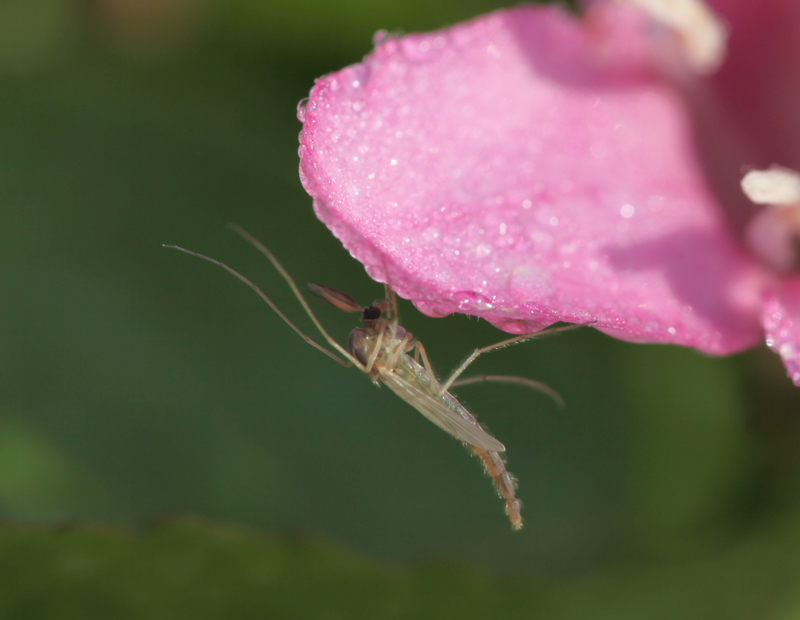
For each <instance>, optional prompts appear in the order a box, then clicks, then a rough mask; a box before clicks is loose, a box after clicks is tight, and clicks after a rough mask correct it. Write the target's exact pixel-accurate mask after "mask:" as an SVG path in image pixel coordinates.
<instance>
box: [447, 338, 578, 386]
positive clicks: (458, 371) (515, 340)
mask: <svg viewBox="0 0 800 620" xmlns="http://www.w3.org/2000/svg"><path fill="white" fill-rule="evenodd" d="M589 324H591V323H589ZM584 325H585V324H580V325H566V326H564V327H546V328H545V329H540V330H539V331H538V332H531V333H530V334H522V335H521V336H515V337H514V338H509V339H508V340H503V341H502V342H498V343H496V344H492V345H489V346H488V347H482V348H480V349H475V350H474V351H473V352H472V353H470V355H469V357H467V359H465V360H464V361H463V362H461V365H460V366H459V367H458V368H456V369H455V370H454V371H453V373H452V374H451V375H450V376H449V377H448V379H447V381H445V382H444V383H443V384H442V389H441V392H442V393H444V392H446V391H447V390H448V389H450V386H451V385H453V383H454V382H455V380H456V379H458V377H460V376H461V373H463V372H464V371H465V370H466V369H467V367H469V365H470V364H472V362H474V361H475V360H476V359H478V357H480V356H481V355H483V354H484V353H488V352H489V351H496V350H497V349H504V348H505V347H508V346H510V345H512V344H519V343H521V342H526V341H527V340H533V339H534V338H538V337H539V336H544V335H545V334H555V333H557V332H565V331H569V330H572V329H576V328H578V327H583V326H584Z"/></svg>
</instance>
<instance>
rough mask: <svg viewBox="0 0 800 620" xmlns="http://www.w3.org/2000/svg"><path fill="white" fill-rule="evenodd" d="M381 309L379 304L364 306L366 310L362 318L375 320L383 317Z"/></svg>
mask: <svg viewBox="0 0 800 620" xmlns="http://www.w3.org/2000/svg"><path fill="white" fill-rule="evenodd" d="M381 314H382V313H381V309H380V308H378V307H377V306H367V307H366V308H364V312H363V314H362V315H361V320H363V321H375V320H377V319H379V318H381Z"/></svg>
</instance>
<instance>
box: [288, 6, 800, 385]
mask: <svg viewBox="0 0 800 620" xmlns="http://www.w3.org/2000/svg"><path fill="white" fill-rule="evenodd" d="M634 3H642V4H647V0H631V4H634ZM712 4H713V7H712V8H713V9H714V10H715V11H716V13H717V15H718V16H719V17H720V18H721V21H722V23H724V24H725V25H726V27H727V33H728V39H727V49H726V50H722V51H724V52H725V55H724V56H720V57H719V58H718V59H717V60H718V61H721V65H720V66H719V68H718V69H717V70H716V71H714V66H713V65H714V62H715V61H714V60H713V59H712V61H711V62H710V63H708V66H702V64H698V63H696V62H695V60H694V58H693V56H692V44H693V43H695V42H696V39H695V38H693V37H694V36H695V34H696V33H694V32H693V31H692V30H691V29H689V30H687V31H686V32H683V31H681V32H680V33H679V35H676V34H675V31H673V30H671V29H670V28H671V26H662V27H658V24H654V21H653V19H652V17H649V16H647V15H645V13H643V12H641V11H640V10H639V9H637V8H634V7H632V6H627V5H622V4H617V3H614V2H611V0H608V1H603V0H597V2H596V3H595V4H593V5H591V7H590V9H589V10H588V11H587V12H586V13H585V14H584V15H583V16H582V17H578V16H575V15H571V14H568V13H567V12H565V10H563V9H561V8H557V7H543V6H522V7H518V8H513V9H508V10H504V11H499V12H496V13H492V14H490V15H486V16H483V17H479V18H477V19H474V20H472V21H470V22H467V23H464V24H459V25H456V26H453V27H452V28H448V29H446V30H442V31H439V32H434V33H430V34H421V35H418V34H415V35H408V36H403V37H400V38H392V37H384V38H382V40H380V41H379V42H378V43H377V45H376V48H375V50H374V51H373V52H372V53H370V54H369V55H368V56H367V57H366V58H365V59H364V61H363V62H362V63H360V64H357V65H353V66H350V67H347V68H345V69H343V70H341V71H339V72H337V73H334V74H331V75H328V76H326V77H323V78H321V79H319V80H318V81H317V83H316V85H315V87H314V89H313V90H312V91H311V95H310V98H309V100H308V102H307V103H306V104H305V107H304V108H301V110H300V118H301V120H302V121H303V123H304V124H303V130H302V133H301V135H300V143H301V146H300V160H301V163H300V174H301V178H302V180H303V184H304V186H305V188H306V190H307V191H308V192H309V194H311V196H312V197H313V199H314V208H315V210H316V213H317V215H318V216H319V218H320V219H321V220H322V221H323V222H325V224H327V225H328V227H330V229H331V230H332V231H333V233H334V234H335V235H336V236H337V237H338V238H339V239H341V241H342V242H343V243H344V245H345V247H347V248H348V249H349V250H350V252H351V253H352V254H353V255H354V256H355V257H356V258H357V259H358V260H360V261H361V262H363V263H364V264H365V266H366V268H367V270H368V272H369V273H370V275H371V276H372V277H373V278H375V279H377V280H381V281H387V279H388V280H389V281H390V282H391V284H392V286H393V287H394V288H395V289H396V290H397V292H398V294H399V295H401V296H402V297H405V298H408V299H411V300H412V301H413V302H414V304H415V305H416V306H417V307H418V308H419V309H420V310H421V311H422V312H424V313H426V314H429V315H431V316H444V315H446V314H449V313H452V312H463V313H466V314H470V315H475V316H480V317H483V318H485V319H486V320H488V321H490V322H491V323H493V324H494V325H496V326H497V327H499V328H500V329H503V330H505V331H508V332H512V333H525V332H529V331H533V330H536V329H539V328H541V327H544V326H546V325H548V324H550V323H553V322H555V321H569V322H574V323H584V322H588V321H596V323H595V327H597V328H598V329H600V330H601V331H603V332H605V333H608V334H610V335H612V336H615V337H618V338H622V339H625V340H630V341H636V342H659V343H671V344H678V345H683V346H690V347H694V348H697V349H699V350H701V351H704V352H706V353H712V354H727V353H732V352H735V351H739V350H742V349H744V348H747V347H750V346H753V345H755V344H757V343H758V342H759V341H761V339H762V338H764V333H765V332H766V340H767V343H768V344H769V345H770V346H771V347H773V349H775V350H776V351H777V352H779V353H780V355H781V356H782V358H783V360H784V362H785V364H786V366H787V368H788V370H789V373H790V375H791V376H792V379H793V380H794V382H795V383H796V384H798V385H800V277H798V276H797V275H796V271H793V269H796V268H797V265H800V260H797V261H795V262H794V263H793V264H792V265H789V267H788V269H787V268H786V266H785V265H784V267H783V268H780V267H779V266H776V264H775V262H774V261H770V260H769V256H768V255H769V253H770V247H769V243H768V242H767V241H766V239H768V237H767V236H764V235H762V234H760V233H754V232H753V231H752V228H753V226H752V224H753V222H754V220H753V218H754V216H756V214H758V213H759V209H762V210H763V211H762V213H764V212H771V211H770V209H771V207H769V206H766V207H757V206H756V205H754V204H753V203H751V202H750V200H748V198H747V196H746V195H745V194H744V193H743V192H742V190H741V188H740V181H741V178H742V176H743V175H744V173H745V172H747V171H748V170H750V169H753V168H769V167H770V166H773V165H781V166H785V167H788V168H793V169H796V170H797V169H800V112H798V111H800V79H798V76H800V71H799V70H800V2H797V1H796V0H763V1H761V2H753V1H752V0H715V1H714V2H713V3H712ZM703 40H704V39H702V36H701V38H700V41H701V42H702V41H703ZM703 70H708V71H710V74H709V75H703ZM756 219H758V218H756ZM762 219H763V218H762ZM767 219H770V218H769V217H768V218H767ZM798 219H799V220H800V218H798ZM770 221H771V222H772V223H775V222H779V221H782V220H779V219H778V218H772V219H771V220H770ZM777 226H778V227H780V226H781V224H777ZM762 228H763V227H762ZM767 228H769V227H767ZM787 230H788V229H787ZM784 237H785V238H786V239H789V240H790V241H792V243H788V245H787V247H789V248H794V250H793V251H794V252H797V248H798V247H800V244H798V243H796V242H794V241H795V240H796V239H797V237H800V234H798V235H796V236H795V235H794V233H791V234H790V233H787V234H786V235H784ZM759 239H760V241H759ZM759 243H760V244H761V245H762V246H764V247H761V248H760V249H761V250H765V251H766V252H760V251H758V250H759V248H758V247H755V248H754V245H753V244H755V245H756V246H758V244H759ZM765 244H766V245H765ZM754 249H755V251H753V250H754ZM765 253H766V254H767V257H766V258H764V254H765Z"/></svg>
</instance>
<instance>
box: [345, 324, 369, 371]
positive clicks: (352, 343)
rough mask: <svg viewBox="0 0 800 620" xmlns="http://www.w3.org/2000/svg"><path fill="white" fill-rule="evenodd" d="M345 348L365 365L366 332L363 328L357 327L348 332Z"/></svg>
mask: <svg viewBox="0 0 800 620" xmlns="http://www.w3.org/2000/svg"><path fill="white" fill-rule="evenodd" d="M347 349H348V350H349V351H350V355H352V356H353V357H354V358H356V359H357V360H358V361H359V362H361V365H362V366H366V365H367V334H366V332H365V331H364V330H363V329H361V328H358V327H357V328H356V329H354V330H353V331H351V332H350V338H349V339H348V342H347Z"/></svg>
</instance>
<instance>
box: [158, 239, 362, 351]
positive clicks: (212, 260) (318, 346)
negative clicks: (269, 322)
mask: <svg viewBox="0 0 800 620" xmlns="http://www.w3.org/2000/svg"><path fill="white" fill-rule="evenodd" d="M245 238H246V237H245ZM163 247H165V248H167V249H170V250H178V251H179V252H183V253H184V254H188V255H190V256H195V257H197V258H202V259H203V260H206V261H208V262H210V263H213V264H215V265H217V266H219V267H222V268H223V269H224V270H225V271H227V272H228V273H230V274H231V275H233V276H235V277H236V278H238V279H239V280H241V281H242V282H244V283H245V284H246V285H247V286H249V287H250V288H251V289H253V290H254V291H255V292H256V293H257V294H258V296H259V297H261V299H263V300H264V301H265V302H266V303H267V305H268V306H269V307H270V308H272V309H273V310H274V311H275V313H276V314H277V315H278V316H279V317H281V318H282V319H283V320H284V322H285V323H286V324H287V325H288V326H289V327H291V328H292V329H293V330H294V331H295V333H296V334H297V335H298V336H300V337H301V338H302V339H303V340H305V341H306V342H307V343H308V344H310V345H311V346H313V347H314V348H316V349H318V350H320V351H322V352H323V353H324V354H325V355H327V356H328V357H330V358H332V359H334V360H336V361H337V362H339V363H340V364H342V365H343V366H351V365H352V364H353V358H352V357H351V356H350V354H349V353H348V352H347V351H345V350H344V349H343V348H342V347H341V346H340V345H339V343H337V342H336V341H335V340H333V338H331V337H330V336H329V335H328V334H327V332H326V331H325V330H324V329H323V327H322V325H320V324H319V321H317V319H316V317H315V316H314V315H313V313H312V312H311V310H310V309H309V308H308V307H307V304H306V303H305V300H304V299H303V298H302V297H300V295H299V292H297V291H296V289H297V287H296V286H294V282H293V281H291V282H290V284H291V285H292V287H293V290H295V292H296V294H297V296H298V297H299V298H300V299H301V302H302V304H303V307H305V308H306V310H307V312H308V313H309V315H311V318H312V320H313V321H314V324H315V325H316V326H317V327H318V328H319V330H320V331H321V332H322V335H323V336H325V338H326V340H327V341H328V342H329V344H331V346H333V347H334V348H335V349H336V350H337V351H338V352H339V353H341V354H342V355H343V356H344V358H345V359H341V358H340V357H339V356H337V355H336V354H334V353H332V352H331V351H329V350H328V349H326V348H325V347H323V346H322V345H321V344H319V343H318V342H316V341H315V340H314V339H312V338H311V337H310V336H306V335H305V334H304V333H303V332H302V331H301V330H300V329H299V328H298V327H297V326H296V325H295V324H294V323H292V322H291V321H290V320H289V318H288V317H287V316H286V315H285V314H283V312H281V311H280V310H279V309H278V307H277V306H276V305H275V304H274V303H273V302H272V300H271V299H270V298H269V297H267V295H266V294H265V293H264V291H262V290H261V289H260V288H258V286H257V285H256V284H255V283H253V282H252V281H250V280H248V279H247V278H246V277H245V276H243V275H242V274H241V273H239V272H238V271H236V270H235V269H233V268H232V267H229V266H228V265H226V264H225V263H223V262H222V261H218V260H217V259H215V258H211V257H210V256H206V255H205V254H200V253H199V252H193V251H192V250H187V249H186V248H182V247H180V246H178V245H169V244H166V243H165V244H164V245H163ZM264 250H265V251H266V248H264ZM267 256H268V257H271V255H270V254H267ZM271 260H273V261H274V262H273V264H275V265H276V266H277V267H279V269H278V271H279V272H281V274H282V275H284V277H285V278H288V277H289V274H287V273H286V272H285V270H283V267H281V266H280V264H279V263H277V261H276V260H275V258H274V257H271Z"/></svg>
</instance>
